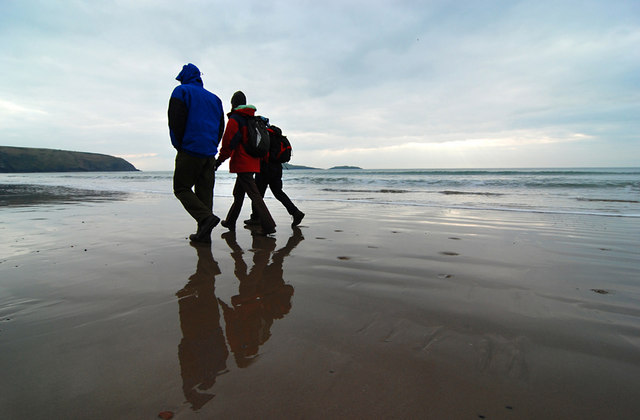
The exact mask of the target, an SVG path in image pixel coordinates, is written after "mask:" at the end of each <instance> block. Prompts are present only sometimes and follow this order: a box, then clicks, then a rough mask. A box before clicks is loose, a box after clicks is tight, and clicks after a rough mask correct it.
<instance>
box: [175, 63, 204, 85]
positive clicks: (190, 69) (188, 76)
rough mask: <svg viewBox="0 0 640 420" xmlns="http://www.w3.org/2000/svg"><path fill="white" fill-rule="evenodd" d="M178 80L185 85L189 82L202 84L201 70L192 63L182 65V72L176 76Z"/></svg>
mask: <svg viewBox="0 0 640 420" xmlns="http://www.w3.org/2000/svg"><path fill="white" fill-rule="evenodd" d="M176 80H179V81H180V83H182V84H183V85H186V84H189V83H197V84H200V85H202V79H201V78H200V70H199V69H198V68H197V67H196V66H195V65H193V64H191V63H189V64H185V65H184V66H182V71H181V72H180V74H178V76H176Z"/></svg>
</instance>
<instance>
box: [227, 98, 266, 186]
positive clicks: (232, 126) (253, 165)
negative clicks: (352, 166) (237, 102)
mask: <svg viewBox="0 0 640 420" xmlns="http://www.w3.org/2000/svg"><path fill="white" fill-rule="evenodd" d="M255 113H256V109H255V107H253V106H251V105H249V106H248V107H247V108H240V109H238V108H236V109H234V110H233V111H231V112H230V113H229V114H228V115H229V121H227V127H226V128H225V130H224V135H223V136H222V148H221V149H220V155H219V156H218V161H219V162H224V161H225V160H227V159H228V158H229V157H231V160H230V161H229V172H231V173H234V174H237V173H243V172H256V173H257V172H260V158H257V157H253V156H250V155H249V154H248V153H247V152H246V151H245V150H244V147H243V146H242V145H243V144H245V143H246V142H247V141H248V139H249V134H248V133H247V126H246V125H245V126H242V130H240V126H239V125H238V122H237V121H236V120H235V119H233V118H231V116H232V115H234V114H236V115H250V116H253V115H255Z"/></svg>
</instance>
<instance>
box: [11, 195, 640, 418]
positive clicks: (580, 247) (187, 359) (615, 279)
mask: <svg viewBox="0 0 640 420" xmlns="http://www.w3.org/2000/svg"><path fill="white" fill-rule="evenodd" d="M229 204H230V202H229V199H227V198H217V199H216V204H215V206H216V213H220V215H224V213H225V212H226V210H227V209H228V206H229ZM267 204H268V205H269V207H270V209H272V212H273V215H274V218H275V220H276V222H277V223H278V228H277V230H278V231H277V233H276V235H275V237H274V238H262V237H252V236H251V232H250V231H248V230H246V229H243V228H242V227H241V226H238V231H237V232H236V233H235V235H234V234H225V235H222V234H223V233H224V232H225V229H223V228H221V227H220V226H218V227H217V228H216V229H215V230H214V232H213V244H212V245H211V246H210V247H208V246H204V247H202V246H200V247H193V246H190V245H189V243H188V241H187V240H186V237H187V236H188V234H189V233H192V232H193V230H194V228H195V224H194V223H193V222H192V221H190V220H189V217H188V215H187V214H186V212H184V210H183V209H182V208H181V207H180V205H179V203H178V202H177V200H175V199H174V198H173V197H170V196H166V197H162V196H143V195H139V196H136V195H132V196H130V197H128V199H127V200H125V201H113V202H98V203H87V204H52V205H46V206H31V207H11V208H8V207H3V208H0V214H1V215H2V217H1V218H0V235H1V236H2V238H3V240H2V243H0V252H1V253H0V377H1V378H2V380H1V381H0V412H1V413H2V417H3V418H10V419H50V418H119V419H144V418H149V419H153V418H157V416H158V414H159V413H161V412H171V413H172V414H173V416H174V417H173V418H184V419H190V418H247V419H249V418H309V419H327V418H363V419H364V418H434V419H442V418H455V419H458V418H460V419H476V418H487V419H529V418H531V419H533V418H536V419H539V418H545V419H556V418H557V419H574V418H575V419H586V418H607V419H627V418H635V417H637V416H638V414H639V413H640V400H639V399H638V397H637V395H638V391H639V390H640V379H638V378H640V322H639V321H640V287H639V285H638V284H639V283H638V282H639V281H640V280H639V279H640V235H638V234H637V233H638V232H639V231H640V229H638V228H639V227H640V226H639V225H640V222H639V221H638V219H632V218H613V217H610V218H607V217H593V216H576V215H549V214H526V213H509V212H484V211H468V210H451V209H433V208H420V207H404V208H401V207H398V206H391V205H389V206H377V205H363V204H359V203H340V202H333V203H332V202H301V203H298V204H299V205H300V207H301V208H302V209H303V211H305V212H306V213H307V217H306V218H305V220H304V221H303V223H302V225H301V227H300V229H292V228H291V227H290V226H289V220H290V219H289V217H288V215H287V214H286V213H285V212H284V209H283V208H282V206H281V205H280V204H279V203H277V202H275V201H274V200H269V201H268V202H267ZM247 211H248V208H245V209H244V210H243V214H242V215H241V217H247V216H248V213H247Z"/></svg>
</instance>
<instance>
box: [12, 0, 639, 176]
mask: <svg viewBox="0 0 640 420" xmlns="http://www.w3.org/2000/svg"><path fill="white" fill-rule="evenodd" d="M638 16H640V5H639V4H638V3H637V2H630V1H623V0H620V1H611V2H607V3H606V4H605V3H603V2H599V1H585V2H580V3H575V4H573V2H553V1H544V0H543V1H529V0H525V1H521V2H508V1H486V2H471V1H468V2H455V3H452V2H446V1H430V2H426V3H425V2H415V1H394V2H392V1H374V2H371V1H369V2H364V1H355V2H344V1H327V2H311V1H300V2H293V1H276V2H270V3H268V4H267V3H264V2H258V1H251V0H247V1H244V2H241V3H238V4H234V5H233V7H231V6H229V5H228V4H227V3H224V2H217V1H214V2H206V1H186V2H183V3H176V2H170V1H153V2H152V1H133V2H129V1H113V0H112V1H100V2H97V1H96V2H81V1H74V2H67V3H65V5H64V7H62V6H61V5H60V4H59V3H57V2H46V1H30V0H26V1H22V2H3V3H2V5H0V65H1V66H2V67H3V68H5V69H11V77H5V78H4V79H3V80H2V81H0V100H1V101H2V102H0V109H2V110H8V109H13V111H11V112H13V114H12V115H18V114H16V113H19V115H21V117H20V118H15V119H13V120H12V121H9V118H8V117H7V115H8V113H9V112H8V111H7V112H3V115H4V118H3V117H0V123H2V128H3V133H4V139H5V141H10V142H13V143H14V144H15V145H30V146H34V147H55V148H68V149H73V150H87V151H93V152H99V153H108V154H114V155H118V156H123V155H136V156H141V155H145V154H155V155H156V156H157V158H158V159H157V160H156V161H155V162H156V163H157V164H162V165H166V166H164V167H152V166H147V167H146V168H148V169H153V168H155V169H171V168H172V156H173V154H174V151H173V149H172V148H171V146H170V142H169V139H168V129H167V122H166V107H167V104H168V97H169V94H170V92H171V90H172V89H173V87H174V86H175V85H176V84H177V82H176V81H175V76H176V74H177V73H178V72H179V70H180V68H181V66H182V65H183V64H185V63H187V62H193V63H195V64H197V65H198V66H199V67H200V68H201V70H202V71H203V73H204V76H203V78H204V82H205V87H207V88H208V89H210V90H211V91H213V92H215V93H216V94H218V95H219V96H220V98H221V99H222V100H223V103H224V104H225V107H226V109H227V110H228V102H229V98H230V97H231V95H232V94H233V92H235V91H236V90H238V89H242V90H243V91H244V92H245V93H247V96H248V99H249V101H250V102H253V103H254V104H255V105H256V106H257V107H258V111H259V113H262V114H264V115H267V116H269V117H270V119H271V120H272V121H273V122H274V123H275V124H277V125H278V126H280V127H282V128H283V129H284V130H285V132H286V133H287V134H288V135H289V137H290V138H291V140H292V141H293V142H294V148H295V151H296V152H295V159H296V160H297V159H302V160H303V161H296V162H295V163H300V164H309V165H312V166H314V165H315V166H323V167H327V166H333V164H332V162H330V159H334V158H335V159H339V158H340V159H342V158H343V157H342V155H339V154H337V151H344V153H346V151H349V152H350V153H353V155H352V158H353V159H354V160H356V159H357V160H358V161H359V164H360V165H361V166H366V167H375V165H379V164H382V163H384V167H407V165H409V166H414V165H417V166H422V165H420V164H419V163H420V161H419V159H418V157H422V161H423V162H424V163H423V165H427V166H428V165H437V166H438V167H443V166H458V164H459V163H460V162H471V163H473V164H474V165H482V166H487V165H489V164H490V165H494V164H495V165H496V166H501V165H500V164H499V162H497V161H496V159H495V158H494V157H493V156H502V154H501V153H495V152H494V153H493V154H491V153H486V155H485V154H483V153H479V152H478V148H474V147H471V146H470V145H472V144H476V145H481V144H484V145H485V147H484V148H481V150H484V151H486V150H493V151H496V150H498V149H499V146H497V144H500V142H504V141H507V140H505V139H508V142H510V143H509V144H510V146H509V147H510V148H515V150H514V151H512V152H511V153H512V154H511V155H509V156H504V159H505V162H504V164H507V163H509V162H510V161H513V160H517V161H518V162H522V163H523V164H525V163H527V158H526V156H530V158H531V161H530V162H529V163H530V164H529V165H528V166H544V165H545V164H546V163H547V162H549V161H550V159H549V156H556V155H557V154H558V153H559V152H560V151H564V152H566V151H569V153H570V154H571V150H573V151H574V152H573V154H574V155H580V156H581V157H583V158H584V159H586V160H585V162H584V164H585V165H587V164H599V163H600V162H607V163H612V164H615V163H616V162H620V163H623V162H628V159H624V158H621V155H620V154H618V152H617V150H616V152H607V151H606V149H607V148H606V147H604V145H606V144H611V145H613V144H615V145H616V148H617V149H621V150H635V149H634V146H633V144H634V142H637V141H638V134H637V133H638V132H640V130H639V129H640V123H639V122H638V119H637V115H639V114H640V92H639V86H640V50H639V49H638V48H637V45H639V44H640V25H639V23H640V22H639V19H640V18H638ZM16 107H18V108H16ZM29 110H31V112H30V111H29ZM27 119H29V121H27ZM34 121H37V123H36V124H34ZM579 135H585V136H587V137H585V138H588V139H589V141H588V142H587V141H586V140H585V141H574V140H571V139H575V138H576V136H579ZM474 139H475V140H474ZM478 139H482V140H478ZM531 139H536V140H535V141H533V140H531ZM542 139H548V141H546V142H544V141H542ZM585 144H589V145H591V146H590V147H593V150H594V151H598V153H592V154H589V153H577V150H578V149H577V148H578V147H580V148H581V147H582V145H585ZM408 145H412V146H411V147H414V148H416V150H419V151H420V153H414V155H416V158H414V159H412V160H411V161H410V162H408V161H407V159H406V156H402V155H401V153H400V152H398V153H396V152H394V151H395V150H402V151H404V152H407V151H408V150H410V147H409V146H408ZM579 145H580V146H579ZM594 145H602V146H598V147H596V146H594ZM478 147H480V146H478ZM518 147H521V148H520V149H519V150H520V151H518ZM567 148H568V149H567ZM571 148H573V149H571ZM580 150H582V149H580ZM587 150H588V147H587ZM538 151H539V152H538ZM340 153H342V152H340ZM376 153H377V154H376ZM545 153H546V154H545ZM382 155H385V156H386V157H387V158H386V160H382V159H380V158H379V157H378V156H382ZM427 155H428V156H429V158H426V157H425V156H427ZM520 155H522V157H519V156H520ZM623 155H624V154H623ZM623 155H622V156H623ZM627 155H629V153H627ZM481 156H483V159H485V160H484V161H481V160H479V158H480V157H481ZM514 156H517V159H514ZM135 159H137V158H135ZM140 159H142V156H141V157H140ZM344 159H345V161H342V162H335V164H348V163H351V162H349V161H348V159H349V156H348V155H344ZM533 159H536V160H535V161H533ZM150 160H151V159H150ZM569 160H570V159H567V162H568V161H569ZM156 163H154V164H156Z"/></svg>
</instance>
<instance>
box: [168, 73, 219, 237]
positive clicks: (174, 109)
mask: <svg viewBox="0 0 640 420" xmlns="http://www.w3.org/2000/svg"><path fill="white" fill-rule="evenodd" d="M200 75H201V73H200V70H199V69H198V68H197V67H196V66H195V65H193V64H191V63H189V64H186V65H184V66H183V67H182V71H181V72H180V74H178V76H177V77H176V80H178V81H180V83H181V84H180V86H176V88H175V89H174V90H173V92H172V93H171V99H170V100H169V111H168V116H169V134H170V137H171V144H172V145H173V147H175V149H176V150H177V152H178V153H177V155H176V165H175V171H174V173H173V193H174V194H175V196H176V197H177V198H178V200H180V202H181V203H182V205H183V206H184V208H185V210H187V212H188V213H189V214H190V215H191V217H193V218H194V219H195V220H196V221H197V223H198V230H197V231H196V233H194V234H192V235H190V236H189V239H190V240H192V241H194V242H205V243H206V242H211V231H212V230H213V228H214V227H216V225H217V224H218V222H219V221H220V218H218V217H217V216H216V215H214V214H213V186H214V183H215V170H214V167H215V162H216V159H215V156H216V154H217V153H218V144H219V143H220V139H221V138H222V134H223V133H224V126H225V124H224V111H223V109H222V101H220V98H218V97H217V96H216V95H215V94H213V93H211V92H209V91H208V90H206V89H205V88H204V84H203V83H202V78H201V77H200Z"/></svg>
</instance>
